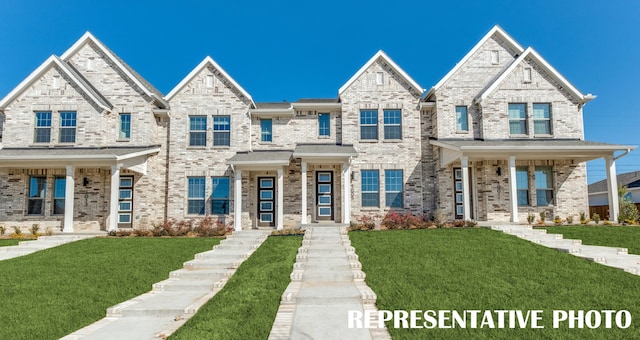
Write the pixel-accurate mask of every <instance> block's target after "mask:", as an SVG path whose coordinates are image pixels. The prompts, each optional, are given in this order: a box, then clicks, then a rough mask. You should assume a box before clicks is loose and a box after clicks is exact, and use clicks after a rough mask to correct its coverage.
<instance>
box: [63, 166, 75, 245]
mask: <svg viewBox="0 0 640 340" xmlns="http://www.w3.org/2000/svg"><path fill="white" fill-rule="evenodd" d="M74 172H75V167H74V166H73V165H67V176H66V178H65V187H64V224H63V226H62V232H63V233H72V232H73V197H74V190H75V185H74V184H75V182H74V180H73V175H74Z"/></svg>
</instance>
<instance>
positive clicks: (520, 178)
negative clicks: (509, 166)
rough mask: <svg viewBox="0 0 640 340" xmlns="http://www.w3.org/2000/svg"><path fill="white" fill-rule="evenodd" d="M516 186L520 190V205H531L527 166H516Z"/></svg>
mask: <svg viewBox="0 0 640 340" xmlns="http://www.w3.org/2000/svg"><path fill="white" fill-rule="evenodd" d="M516 187H517V190H518V205H519V206H527V205H529V170H528V169H527V167H526V166H518V167H516Z"/></svg>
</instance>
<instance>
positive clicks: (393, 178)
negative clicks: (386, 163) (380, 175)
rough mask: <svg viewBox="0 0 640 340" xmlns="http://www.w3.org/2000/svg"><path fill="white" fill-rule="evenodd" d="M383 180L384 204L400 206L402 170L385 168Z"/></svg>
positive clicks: (392, 206)
mask: <svg viewBox="0 0 640 340" xmlns="http://www.w3.org/2000/svg"><path fill="white" fill-rule="evenodd" d="M384 181H385V182H384V190H385V204H386V206H387V207H391V208H402V207H403V204H402V170H385V171H384Z"/></svg>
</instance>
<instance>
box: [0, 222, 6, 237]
mask: <svg viewBox="0 0 640 340" xmlns="http://www.w3.org/2000/svg"><path fill="white" fill-rule="evenodd" d="M6 232H7V227H5V226H3V225H0V236H4V233H6Z"/></svg>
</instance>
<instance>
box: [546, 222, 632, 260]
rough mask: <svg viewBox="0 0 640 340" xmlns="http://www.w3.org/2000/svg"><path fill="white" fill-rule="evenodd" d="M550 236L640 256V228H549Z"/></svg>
mask: <svg viewBox="0 0 640 340" xmlns="http://www.w3.org/2000/svg"><path fill="white" fill-rule="evenodd" d="M545 229H547V232H548V233H549V234H562V236H563V237H564V238H571V239H578V240H582V244H591V245H596V246H608V247H621V248H627V249H629V253H630V254H639V255H640V244H639V243H638V240H640V226H568V227H548V228H545Z"/></svg>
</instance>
